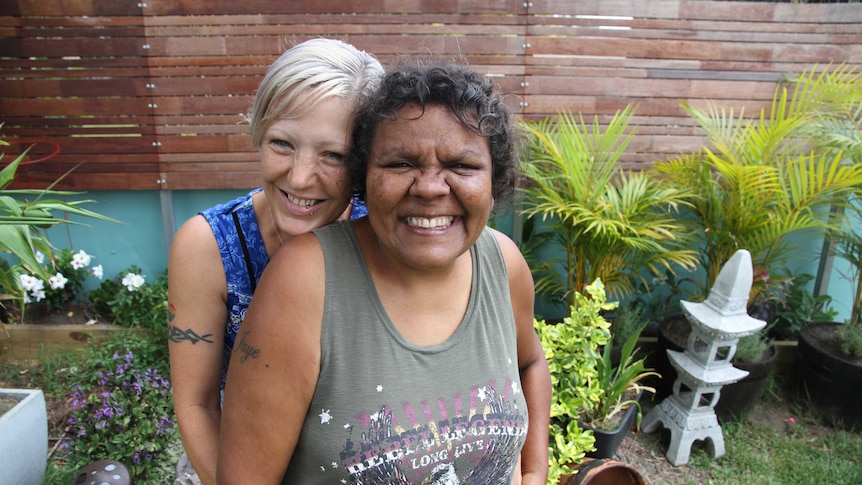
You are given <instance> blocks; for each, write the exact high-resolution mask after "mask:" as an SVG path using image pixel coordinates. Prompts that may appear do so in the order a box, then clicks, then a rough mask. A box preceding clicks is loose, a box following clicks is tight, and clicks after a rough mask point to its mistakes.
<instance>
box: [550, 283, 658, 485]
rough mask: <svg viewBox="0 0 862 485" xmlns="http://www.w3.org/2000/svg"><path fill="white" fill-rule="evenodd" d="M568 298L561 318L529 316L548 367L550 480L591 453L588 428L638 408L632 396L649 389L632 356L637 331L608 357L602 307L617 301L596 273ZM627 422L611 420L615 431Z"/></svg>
mask: <svg viewBox="0 0 862 485" xmlns="http://www.w3.org/2000/svg"><path fill="white" fill-rule="evenodd" d="M573 300H574V303H573V305H572V306H571V307H570V314H569V316H567V317H566V318H564V319H563V321H562V322H560V323H556V324H554V323H548V322H546V321H545V320H538V319H537V320H536V321H535V322H534V323H535V327H536V331H537V333H538V335H539V339H540V340H541V342H542V347H543V348H544V349H545V356H546V358H547V360H548V366H549V367H550V371H551V385H552V389H553V395H552V399H551V427H550V436H549V443H550V447H549V451H550V453H549V455H550V473H549V479H548V483H554V484H556V483H558V482H559V481H560V479H561V477H563V476H565V475H568V474H571V473H572V470H573V468H577V466H578V465H579V464H581V463H582V462H583V461H584V459H585V457H587V455H588V454H594V452H595V451H596V449H595V446H594V445H595V443H596V435H595V433H596V431H594V429H601V428H602V427H603V425H607V424H608V423H611V422H613V421H614V418H615V417H621V416H626V415H627V412H629V410H630V409H634V410H635V411H634V412H635V413H637V412H638V411H639V410H640V408H639V406H638V402H637V399H636V398H635V397H637V396H638V395H639V394H640V392H641V391H643V390H646V391H650V388H648V387H644V386H642V385H641V380H642V379H644V378H646V377H648V376H649V375H651V374H652V373H650V372H649V371H648V370H647V369H645V368H644V360H643V359H642V358H635V356H634V346H635V344H636V342H637V335H633V337H632V338H630V339H629V341H628V342H627V343H626V345H625V346H624V349H623V352H622V354H623V357H622V359H621V361H620V362H619V363H614V362H612V359H611V350H610V347H611V334H610V323H609V322H608V321H607V320H606V319H605V318H604V317H603V316H602V313H603V312H605V311H608V310H612V309H614V308H615V307H616V306H617V303H616V302H607V295H606V290H605V287H604V285H603V283H602V281H601V279H598V280H596V281H594V282H593V283H592V284H590V285H587V286H586V287H585V288H584V290H583V291H582V292H577V293H575V294H574V298H573ZM631 424H632V423H631V421H625V420H623V421H622V422H620V420H616V423H615V425H616V426H617V427H619V428H620V429H621V436H625V434H626V433H627V432H628V431H629V429H630V428H631ZM588 425H589V426H590V428H587V426H588ZM605 431H607V430H605ZM618 444H619V443H617V445H618ZM611 454H612V453H611Z"/></svg>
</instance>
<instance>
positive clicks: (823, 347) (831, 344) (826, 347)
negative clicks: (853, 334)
mask: <svg viewBox="0 0 862 485" xmlns="http://www.w3.org/2000/svg"><path fill="white" fill-rule="evenodd" d="M840 329H841V326H839V325H812V326H809V327H807V328H806V329H805V331H806V335H807V336H808V342H809V343H811V345H813V346H815V347H817V349H819V350H820V351H821V352H823V353H825V354H829V355H833V356H836V357H838V358H840V359H841V360H843V361H845V362H847V363H848V364H853V365H859V366H862V357H855V356H851V355H847V354H845V353H844V352H843V351H842V350H841V335H840Z"/></svg>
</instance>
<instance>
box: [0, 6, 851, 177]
mask: <svg viewBox="0 0 862 485" xmlns="http://www.w3.org/2000/svg"><path fill="white" fill-rule="evenodd" d="M859 25H862V9H860V8H859V7H858V5H852V4H789V3H771V2H705V1H696V0H602V1H594V0H542V1H533V2H523V1H514V0H494V1H492V0H444V1H437V0H359V1H356V0H334V1H326V2H319V1H318V2H307V1H302V2H273V1H272V0H247V1H244V2H226V1H218V2H200V1H197V0H154V1H153V0H147V1H144V2H117V1H115V0H38V1H37V0H8V1H5V2H2V4H0V113H2V114H3V116H2V120H0V122H3V123H5V125H4V126H3V129H2V131H3V133H2V134H3V136H4V137H5V138H7V139H9V140H11V141H13V145H12V146H10V147H8V148H7V155H10V156H14V155H15V154H17V153H20V150H22V149H23V148H24V147H25V146H29V145H31V144H33V143H35V146H34V147H33V148H32V149H31V150H32V151H31V153H30V155H29V156H28V161H32V160H37V161H38V160H39V159H40V158H45V159H46V161H43V162H39V163H34V164H31V165H28V166H25V167H23V168H22V174H21V175H22V180H21V181H19V182H18V183H20V184H39V183H45V184H47V183H50V182H53V180H56V177H57V176H58V175H60V174H62V173H64V172H65V171H67V170H68V169H70V168H72V167H76V168H75V170H74V171H73V172H72V173H71V174H70V175H69V176H68V177H67V178H66V179H65V180H64V181H63V186H64V187H68V188H77V189H87V190H102V189H132V190H134V189H141V190H154V189H174V190H184V189H189V190H192V189H205V188H250V187H253V186H257V185H259V184H260V175H259V173H258V172H257V171H258V154H257V152H256V151H255V150H254V149H253V147H252V146H251V142H250V139H249V136H248V125H247V124H246V123H244V122H243V115H244V113H246V112H247V110H248V108H249V106H250V103H251V101H252V98H253V95H254V91H255V90H256V89H257V86H258V84H259V82H260V80H261V79H262V77H263V75H264V73H265V71H266V69H267V67H268V66H269V64H270V63H271V62H272V61H273V60H275V58H276V57H277V56H278V55H279V54H280V53H281V52H282V51H283V50H284V49H285V48H286V47H289V46H290V45H292V44H294V43H297V42H301V41H303V40H306V39H309V38H313V37H318V36H327V37H334V38H339V39H342V40H344V41H346V42H350V43H352V44H354V45H356V46H357V47H358V48H360V49H364V50H366V51H368V52H372V53H374V54H375V55H376V56H377V57H378V58H379V59H380V60H381V62H383V63H384V65H387V66H392V65H396V64H397V63H398V62H400V61H401V60H403V59H405V58H416V57H418V58H420V59H426V60H430V59H438V60H442V59H453V60H456V61H460V62H466V63H469V64H470V65H471V66H472V67H473V68H475V69H476V70H477V71H479V72H481V73H483V74H486V75H488V76H489V77H490V79H491V80H492V81H493V82H494V83H495V84H497V85H498V86H499V88H500V89H501V90H502V91H503V92H504V93H506V94H507V96H506V103H507V104H508V105H509V106H510V107H511V108H512V109H513V111H515V113H516V115H517V117H518V118H519V119H524V120H535V119H544V118H547V117H550V116H554V115H555V114H557V113H558V112H560V111H561V110H568V111H572V112H574V113H580V114H582V115H584V117H585V118H586V119H589V120H591V119H592V118H593V117H594V116H595V117H596V119H597V120H598V121H599V123H600V124H602V125H604V124H606V123H607V122H608V120H609V119H610V117H611V116H612V115H613V114H614V113H615V112H617V111H619V110H622V109H624V108H625V107H626V106H627V105H629V104H633V105H635V106H636V108H637V110H636V117H635V120H634V123H633V124H634V125H636V126H637V133H636V135H635V136H634V139H633V141H632V143H631V146H630V149H629V151H628V152H627V153H626V154H625V155H624V157H623V161H624V163H625V164H626V166H629V167H632V168H642V167H644V166H648V165H649V164H650V163H651V162H652V161H653V160H657V159H663V158H667V157H671V156H677V155H678V154H680V153H684V152H687V151H694V150H697V149H698V148H700V147H702V146H703V143H704V139H703V136H702V134H701V133H700V131H699V129H698V127H697V126H696V124H695V123H694V122H693V121H692V120H691V119H690V118H689V117H688V116H687V115H686V113H685V112H684V111H683V110H682V108H681V107H680V102H681V101H686V102H689V103H691V104H693V105H695V106H698V107H704V108H705V107H708V106H720V107H722V108H724V109H728V110H731V109H732V110H734V112H735V113H739V112H740V111H742V110H744V112H745V113H746V115H749V116H751V115H755V114H757V113H758V112H759V111H760V110H761V109H765V108H767V107H768V106H769V104H770V102H771V99H772V93H773V90H774V89H775V86H776V85H777V83H778V82H780V81H781V80H782V79H784V77H785V76H787V75H788V74H792V73H798V72H801V71H803V70H805V69H810V68H812V67H813V66H815V65H816V66H820V68H821V69H822V68H825V66H827V65H829V63H833V64H837V63H841V62H847V63H849V64H851V65H853V66H856V67H859V66H862V29H860V28H859ZM55 152H56V153H55ZM79 164H80V165H79ZM24 176H26V180H23V178H24ZM112 184H116V185H112Z"/></svg>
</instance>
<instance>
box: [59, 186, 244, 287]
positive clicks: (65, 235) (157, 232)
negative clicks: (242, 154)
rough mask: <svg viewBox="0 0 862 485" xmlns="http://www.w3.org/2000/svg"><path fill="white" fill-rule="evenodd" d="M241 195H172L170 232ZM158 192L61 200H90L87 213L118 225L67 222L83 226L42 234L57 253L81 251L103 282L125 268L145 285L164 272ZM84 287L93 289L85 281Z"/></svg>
mask: <svg viewBox="0 0 862 485" xmlns="http://www.w3.org/2000/svg"><path fill="white" fill-rule="evenodd" d="M247 192H248V191H247V190H218V191H209V190H207V191H199V190H193V191H192V190H189V191H175V192H173V193H170V195H171V199H172V201H171V202H172V203H171V204H169V205H172V206H173V207H172V209H173V210H172V211H170V212H168V214H169V216H172V217H173V219H174V221H175V223H174V224H173V226H174V227H173V230H174V231H175V230H176V228H178V227H179V226H180V225H182V223H183V222H185V221H186V220H187V219H188V218H190V217H192V216H194V215H195V214H196V213H197V212H198V211H200V210H202V209H206V208H207V207H210V206H213V205H215V204H217V203H220V202H223V201H226V200H230V199H232V198H234V197H238V196H239V195H242V194H245V193H247ZM161 198H162V193H161V192H160V191H90V192H87V193H86V194H83V195H80V196H69V197H67V200H92V201H93V202H92V203H88V204H84V207H86V208H87V209H89V210H91V211H94V212H98V213H99V214H102V215H105V216H108V217H112V218H114V219H117V220H119V221H121V222H120V223H112V222H104V221H99V220H93V219H88V218H80V217H74V216H70V217H69V219H70V220H75V221H79V222H81V223H83V225H68V226H58V227H55V228H52V229H51V230H50V231H48V237H49V238H50V239H51V242H52V244H54V245H55V246H57V247H58V248H72V249H75V250H79V249H83V250H84V251H85V252H86V253H87V254H89V255H91V256H93V261H92V263H91V265H97V264H101V265H102V268H103V270H104V274H105V278H113V277H114V276H116V275H117V274H119V273H120V272H121V271H123V270H125V269H126V268H128V267H129V266H131V265H133V264H134V265H137V266H138V267H140V268H141V269H142V270H143V272H144V274H145V275H146V276H147V278H148V280H150V277H151V276H152V277H153V278H155V277H157V276H158V274H159V273H160V272H162V271H164V270H166V269H167V266H168V252H169V243H168V241H169V238H170V236H172V234H166V229H165V225H164V224H163V217H162V202H161ZM86 285H87V287H90V288H92V287H93V286H98V281H97V280H94V279H91V280H90V281H87V282H86Z"/></svg>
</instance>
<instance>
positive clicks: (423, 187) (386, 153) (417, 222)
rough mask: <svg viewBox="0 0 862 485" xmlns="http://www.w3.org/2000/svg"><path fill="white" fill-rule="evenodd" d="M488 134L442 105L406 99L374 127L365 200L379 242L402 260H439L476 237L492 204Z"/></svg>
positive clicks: (432, 263)
mask: <svg viewBox="0 0 862 485" xmlns="http://www.w3.org/2000/svg"><path fill="white" fill-rule="evenodd" d="M491 175H492V163H491V153H490V148H489V145H488V139H487V138H485V137H483V136H480V135H478V134H476V133H474V132H473V131H471V130H470V129H469V128H467V127H465V126H464V125H462V124H461V122H460V121H458V119H457V118H456V117H455V115H454V114H452V112H451V111H450V110H449V109H448V108H447V107H445V106H443V105H440V104H430V105H428V106H426V108H425V111H424V112H423V111H422V109H421V108H420V107H419V106H416V105H407V106H406V107H404V108H402V109H401V110H400V111H399V112H397V113H396V116H395V117H394V119H387V120H383V121H381V122H380V123H379V124H378V125H377V128H376V131H375V133H374V137H373V138H372V141H371V147H370V151H369V157H368V172H367V177H366V205H367V206H368V217H369V222H370V223H371V225H372V227H373V228H374V233H375V234H376V236H377V239H378V243H379V245H380V246H381V249H382V250H383V251H384V252H385V253H386V254H388V255H390V256H392V257H394V258H395V260H396V261H397V262H399V263H401V264H404V265H407V266H410V267H414V268H420V269H436V268H443V267H446V266H447V265H449V264H452V263H454V261H455V259H457V258H458V257H459V256H460V255H462V254H463V253H464V252H465V251H467V250H468V249H469V248H470V246H472V245H473V243H474V242H476V240H477V239H478V238H479V234H481V232H482V230H483V229H484V227H485V225H486V224H487V222H488V218H489V217H490V214H491V209H492V207H493V199H492V197H491Z"/></svg>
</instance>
